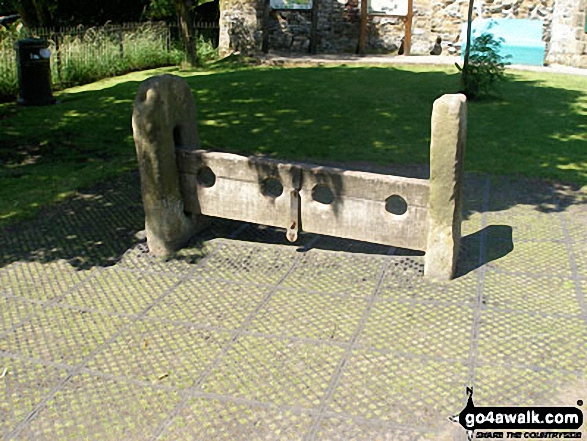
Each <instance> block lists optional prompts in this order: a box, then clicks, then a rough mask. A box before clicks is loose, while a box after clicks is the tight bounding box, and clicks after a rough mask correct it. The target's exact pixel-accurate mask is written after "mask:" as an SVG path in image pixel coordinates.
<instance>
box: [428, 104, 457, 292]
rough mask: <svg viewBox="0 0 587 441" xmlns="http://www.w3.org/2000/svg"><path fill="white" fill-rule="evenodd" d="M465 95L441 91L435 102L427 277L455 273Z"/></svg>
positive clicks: (437, 277)
mask: <svg viewBox="0 0 587 441" xmlns="http://www.w3.org/2000/svg"><path fill="white" fill-rule="evenodd" d="M466 141H467V99H466V97H465V96H464V95H462V94H455V95H443V96H442V97H440V98H439V99H437V100H436V101H435V102H434V107H433V110H432V137H431V141H430V202H429V218H428V238H427V247H426V256H425V265H424V274H425V276H426V277H430V278H432V279H437V280H450V279H452V278H453V277H454V274H455V270H456V265H457V259H458V255H459V246H460V239H461V210H462V189H463V168H464V167H463V166H464V158H465V145H466Z"/></svg>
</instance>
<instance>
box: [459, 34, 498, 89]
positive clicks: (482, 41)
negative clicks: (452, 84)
mask: <svg viewBox="0 0 587 441" xmlns="http://www.w3.org/2000/svg"><path fill="white" fill-rule="evenodd" d="M502 41H503V39H495V38H494V37H493V35H491V34H482V35H480V36H478V37H477V38H475V40H474V41H473V43H472V45H471V53H470V55H469V63H468V65H467V66H464V67H463V68H461V67H460V66H459V65H458V64H456V63H455V65H456V67H457V69H459V71H461V75H462V83H463V87H464V90H463V92H464V93H465V95H467V97H468V98H469V99H472V100H474V99H480V98H482V97H488V96H491V95H492V94H493V92H494V91H495V87H496V85H497V83H499V82H501V81H504V80H505V79H506V75H505V66H506V65H507V64H509V62H508V61H507V58H508V57H504V56H502V55H500V53H499V51H500V48H501V43H502Z"/></svg>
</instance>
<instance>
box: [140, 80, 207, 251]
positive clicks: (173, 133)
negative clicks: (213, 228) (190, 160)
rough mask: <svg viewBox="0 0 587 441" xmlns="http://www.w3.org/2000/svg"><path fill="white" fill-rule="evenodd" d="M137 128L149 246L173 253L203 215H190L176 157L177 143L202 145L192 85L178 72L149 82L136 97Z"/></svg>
mask: <svg viewBox="0 0 587 441" xmlns="http://www.w3.org/2000/svg"><path fill="white" fill-rule="evenodd" d="M132 127H133V135H134V140H135V147H136V150H137V157H138V162H139V170H140V174H141V193H142V197H143V206H144V209H145V230H146V233H147V245H148V246H149V251H151V252H152V253H153V254H156V255H167V254H170V253H172V252H173V251H175V250H177V249H179V248H181V247H182V246H183V245H185V243H186V242H187V241H188V240H189V238H190V237H191V236H192V234H193V233H194V232H195V231H196V225H197V223H196V219H197V216H193V217H188V216H187V215H186V214H185V213H184V204H183V200H182V197H181V192H180V183H179V171H178V168H177V163H176V156H175V148H176V147H182V148H183V149H188V150H195V149H197V148H198V146H199V142H198V133H197V129H196V104H195V101H194V97H193V95H192V91H191V90H190V87H189V85H188V84H187V83H186V82H185V81H184V80H182V79H181V78H179V77H176V76H173V75H160V76H156V77H152V78H149V79H148V80H146V81H144V82H143V83H142V84H141V85H140V87H139V91H138V92H137V96H136V99H135V104H134V111H133V116H132Z"/></svg>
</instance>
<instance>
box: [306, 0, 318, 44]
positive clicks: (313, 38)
mask: <svg viewBox="0 0 587 441" xmlns="http://www.w3.org/2000/svg"><path fill="white" fill-rule="evenodd" d="M317 40H318V0H312V22H311V24H310V46H309V47H308V53H310V54H315V53H316V50H317V46H318V42H317Z"/></svg>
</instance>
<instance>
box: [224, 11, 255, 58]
mask: <svg viewBox="0 0 587 441" xmlns="http://www.w3.org/2000/svg"><path fill="white" fill-rule="evenodd" d="M262 16H263V1H262V0H220V20H219V25H220V36H219V40H218V52H219V54H220V56H221V57H226V56H227V55H230V54H232V53H233V52H237V51H238V52H242V53H245V54H253V53H255V52H258V51H259V50H260V43H261V40H262V36H261V33H262V32H261V21H262Z"/></svg>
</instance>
